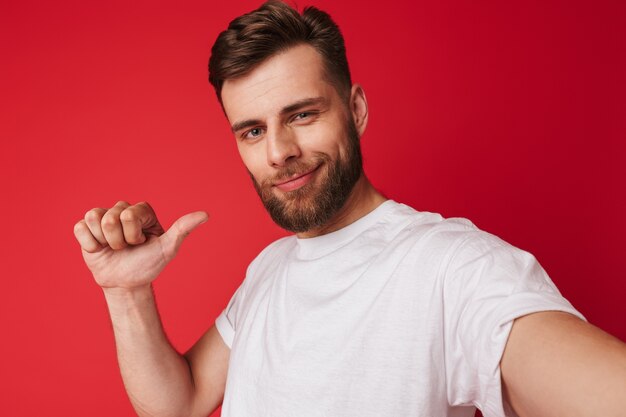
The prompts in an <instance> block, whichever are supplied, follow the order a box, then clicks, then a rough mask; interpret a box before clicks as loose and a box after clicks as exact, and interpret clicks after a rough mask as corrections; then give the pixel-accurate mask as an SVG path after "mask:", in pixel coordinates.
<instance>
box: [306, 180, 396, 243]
mask: <svg viewBox="0 0 626 417" xmlns="http://www.w3.org/2000/svg"><path fill="white" fill-rule="evenodd" d="M385 200H387V198H385V197H384V196H383V195H382V194H380V193H379V192H378V191H376V189H375V188H374V186H373V185H372V184H371V183H370V182H369V180H368V179H367V178H366V177H365V174H364V173H361V176H360V177H359V180H358V181H357V182H356V184H354V188H353V189H352V191H351V192H350V195H349V196H348V199H347V200H346V203H345V204H344V205H343V207H341V209H339V211H338V212H337V213H336V214H335V215H334V216H333V217H332V218H331V219H330V220H329V221H328V222H327V223H326V224H324V225H323V226H321V227H319V228H316V229H311V230H307V231H306V232H302V233H297V234H296V236H298V238H300V239H304V238H311V237H316V236H321V235H325V234H327V233H331V232H334V231H336V230H339V229H341V228H343V227H346V226H347V225H349V224H351V223H354V222H355V221H357V220H359V219H360V218H361V217H363V216H365V215H366V214H368V213H370V212H371V211H372V210H374V209H375V208H376V207H378V206H379V205H381V204H382V203H383V202H384V201H385Z"/></svg>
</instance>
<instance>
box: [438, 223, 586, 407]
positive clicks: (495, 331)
mask: <svg viewBox="0 0 626 417" xmlns="http://www.w3.org/2000/svg"><path fill="white" fill-rule="evenodd" d="M443 292H444V332H445V347H444V349H445V352H444V353H445V367H446V379H447V387H446V388H447V394H448V400H449V402H450V404H451V405H453V406H456V405H459V406H460V405H474V406H476V407H477V408H478V409H480V410H481V411H482V413H483V415H484V416H485V417H503V416H507V417H514V416H515V413H514V412H513V411H512V410H511V409H510V407H509V406H508V404H505V403H504V402H503V396H502V384H501V378H500V359H501V358H502V354H503V352H504V347H505V345H506V342H507V339H508V336H509V332H510V330H511V327H512V324H513V320H515V319H516V318H518V317H521V316H524V315H527V314H530V313H535V312H539V311H564V312H568V313H571V314H574V315H576V316H577V317H579V318H581V319H583V320H584V319H585V318H584V317H583V316H582V315H581V314H580V313H579V312H578V311H577V310H576V309H574V307H573V306H572V305H571V304H570V303H569V302H568V301H567V300H566V299H565V298H563V296H562V295H561V293H560V292H559V290H558V289H557V288H556V286H555V285H554V283H553V282H552V280H551V279H550V278H549V276H548V275H547V274H546V272H545V271H544V269H543V268H542V267H541V265H539V263H538V262H537V260H536V259H535V257H534V256H533V255H531V254H530V253H528V252H525V251H523V250H521V249H518V248H516V247H514V246H512V245H510V244H508V243H506V242H504V241H503V240H501V239H499V238H497V237H496V236H494V235H491V234H489V233H486V232H482V231H472V232H468V233H467V234H465V236H463V238H461V239H460V240H459V241H458V243H457V244H456V245H454V246H453V247H452V248H451V250H450V252H449V258H448V264H447V267H446V268H445V272H444V284H443Z"/></svg>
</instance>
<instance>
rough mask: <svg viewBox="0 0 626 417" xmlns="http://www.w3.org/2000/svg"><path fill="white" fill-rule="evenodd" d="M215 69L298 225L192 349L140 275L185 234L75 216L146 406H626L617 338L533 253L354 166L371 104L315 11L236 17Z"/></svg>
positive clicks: (289, 411) (365, 412) (187, 227)
mask: <svg viewBox="0 0 626 417" xmlns="http://www.w3.org/2000/svg"><path fill="white" fill-rule="evenodd" d="M209 72H210V76H209V78H210V81H211V83H212V85H213V86H214V87H215V90H216V93H217V97H218V100H219V101H220V103H221V104H222V106H223V109H224V113H225V115H226V117H227V119H228V121H229V123H230V125H231V127H232V130H233V133H234V135H235V138H236V141H237V146H238V149H239V152H240V155H241V157H242V160H243V162H244V165H245V166H246V168H247V169H248V171H249V173H250V176H251V178H252V181H253V184H254V186H255V188H256V190H257V192H258V194H259V196H260V197H261V199H262V201H263V203H264V205H265V207H266V208H267V210H268V212H269V213H270V215H271V216H272V218H273V219H274V221H276V222H277V223H278V224H279V225H281V226H282V227H284V228H286V229H288V230H291V231H293V232H294V233H295V236H290V237H287V238H283V239H280V240H278V241H276V242H274V243H272V244H271V245H269V246H268V247H267V248H266V249H265V250H263V251H262V252H261V254H259V256H258V257H257V258H256V259H255V260H254V261H253V262H252V263H251V264H250V266H249V268H248V272H247V275H246V278H245V280H244V282H243V283H242V285H241V286H240V287H239V289H238V290H237V291H236V293H235V294H234V295H233V297H232V299H231V300H230V302H229V304H228V306H227V307H226V309H225V310H224V311H223V313H222V314H221V315H220V316H219V317H218V318H217V320H216V323H215V325H214V326H212V327H211V328H210V329H209V330H208V331H207V333H206V334H205V335H204V336H202V338H200V340H199V341H198V342H197V343H196V344H195V345H194V346H193V347H192V349H190V351H189V352H187V353H185V354H184V355H181V354H179V353H177V352H176V351H175V350H174V349H173V348H172V346H171V345H170V344H169V342H168V341H167V338H166V336H165V334H164V332H163V329H162V326H161V322H160V320H159V317H158V313H157V310H156V307H155V303H154V298H153V294H152V289H151V282H152V281H153V280H154V279H155V278H156V277H157V276H158V274H159V273H160V271H161V270H162V269H163V268H164V267H165V265H166V264H167V263H168V262H169V261H171V260H172V259H173V258H174V257H175V255H176V253H177V251H178V249H179V247H180V245H181V243H182V240H183V239H184V237H185V236H186V235H188V234H189V233H190V232H191V231H192V230H193V229H195V228H196V227H197V226H198V225H199V224H201V223H203V222H205V221H206V220H207V216H206V214H205V213H204V212H196V213H191V214H188V215H186V216H183V217H181V218H180V219H179V220H177V221H176V222H175V223H174V224H173V225H172V227H171V228H170V229H169V230H167V231H164V230H163V228H162V227H161V225H160V224H159V222H158V220H157V218H156V216H155V214H154V212H153V210H152V209H151V208H150V206H149V205H148V204H147V203H138V204H135V205H130V204H129V203H127V202H118V203H117V204H116V205H115V206H114V207H112V208H110V209H92V210H90V211H88V212H87V214H86V215H85V218H84V219H83V220H81V221H79V222H78V223H77V224H76V227H75V235H76V238H77V239H78V241H79V243H80V245H81V247H82V252H83V256H84V259H85V261H86V263H87V265H88V266H89V268H90V270H91V271H92V273H93V275H94V278H95V280H96V282H97V283H98V284H99V285H100V286H101V287H102V288H103V291H104V294H105V298H106V301H107V303H108V307H109V311H110V315H111V319H112V322H113V328H114V333H115V338H116V345H117V353H118V359H119V364H120V369H121V372H122V377H123V379H124V383H125V386H126V389H127V391H128V394H129V397H130V399H131V402H132V403H133V406H134V407H135V409H136V411H137V413H138V414H139V415H141V416H174V415H176V416H204V415H207V414H209V413H210V412H211V411H212V410H214V409H216V408H217V407H218V406H219V405H220V404H221V403H222V401H223V403H224V405H223V408H222V414H223V415H224V416H381V415H390V416H471V415H473V413H474V407H478V408H480V409H481V410H482V411H483V413H484V415H485V416H503V415H507V416H513V415H515V413H516V414H518V415H520V416H556V415H567V416H576V415H592V414H593V415H602V416H618V415H622V416H623V415H624V413H625V411H624V410H626V402H625V401H626V400H625V398H626V395H623V394H624V393H626V348H625V346H624V344H623V343H622V342H620V341H619V340H617V339H615V338H613V337H612V336H610V335H608V334H606V333H604V332H602V331H601V330H599V329H597V328H595V327H593V326H591V325H590V324H588V323H586V322H585V321H584V320H581V318H582V316H581V315H580V313H578V312H577V311H576V310H575V309H574V308H573V307H572V306H571V305H570V304H569V303H568V302H567V301H566V300H565V299H563V297H561V295H560V294H559V292H558V290H557V289H556V288H555V287H554V284H553V283H552V282H551V281H550V279H549V278H548V276H547V275H546V274H545V272H544V271H543V269H542V268H541V267H540V266H539V265H538V263H537V262H536V260H535V259H534V258H533V257H532V255H530V254H528V253H526V252H523V251H521V250H519V249H516V248H513V247H512V246H510V245H508V244H506V243H505V242H503V241H501V240H499V239H498V238H496V237H495V236H493V235H490V234H488V233H485V232H482V231H479V230H478V229H477V228H476V227H474V226H473V225H472V224H471V223H470V222H469V221H466V220H460V219H448V220H446V219H443V218H441V216H439V215H436V214H432V213H425V212H424V213H420V212H417V211H415V210H413V209H411V208H410V207H407V206H405V205H402V204H398V203H396V202H394V201H392V200H387V199H386V198H385V197H384V196H382V195H381V194H380V193H379V192H377V191H376V190H375V189H374V187H373V186H372V185H371V184H370V182H369V181H368V180H367V178H366V177H365V175H364V173H363V170H362V164H361V155H360V148H359V138H360V136H361V135H362V134H363V132H364V131H365V129H366V126H367V118H368V110H367V100H366V97H365V93H364V92H363V89H362V88H361V87H360V86H359V85H358V84H352V82H351V79H350V74H349V70H348V64H347V61H346V58H345V49H344V46H343V39H342V37H341V35H340V33H339V30H338V28H337V27H336V25H335V24H334V23H333V22H332V20H331V19H330V17H329V16H328V15H326V14H325V13H323V12H321V11H319V10H317V9H314V8H308V9H305V10H304V12H303V14H302V15H299V14H298V13H297V12H296V11H294V10H293V9H291V8H290V7H288V6H286V5H284V4H282V3H279V2H269V3H266V4H264V5H263V6H262V7H261V8H259V9H258V10H256V11H254V12H252V13H250V14H248V15H244V16H242V17H240V18H238V19H235V20H234V21H233V22H231V24H230V26H229V29H228V30H226V31H224V32H223V33H222V34H220V36H219V37H218V39H217V41H216V43H215V45H214V47H213V51H212V56H211V60H210V62H209Z"/></svg>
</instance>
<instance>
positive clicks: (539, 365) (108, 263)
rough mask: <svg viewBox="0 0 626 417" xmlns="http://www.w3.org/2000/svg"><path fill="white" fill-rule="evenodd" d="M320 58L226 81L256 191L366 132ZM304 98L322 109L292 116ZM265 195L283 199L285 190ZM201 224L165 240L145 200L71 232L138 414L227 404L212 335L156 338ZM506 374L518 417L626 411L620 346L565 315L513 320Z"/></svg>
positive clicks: (330, 225)
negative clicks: (157, 287) (182, 253)
mask: <svg viewBox="0 0 626 417" xmlns="http://www.w3.org/2000/svg"><path fill="white" fill-rule="evenodd" d="M316 54H317V53H316V52H315V50H313V49H312V48H310V47H307V46H297V47H293V48H291V49H289V50H287V51H286V52H283V53H281V54H279V55H276V56H274V57H271V58H269V59H268V60H266V61H265V62H263V63H261V64H260V65H259V66H258V67H257V68H256V69H254V70H253V71H251V72H250V73H249V74H248V75H246V76H245V77H241V78H239V79H237V80H228V81H227V82H225V84H224V88H223V90H222V98H223V103H224V109H225V112H226V115H227V117H228V119H229V122H230V124H231V126H232V127H233V131H234V133H235V137H236V140H237V146H238V149H239V153H240V155H241V158H242V160H243V162H244V164H245V166H246V168H247V169H248V171H249V172H250V173H251V174H252V175H253V176H254V178H255V179H256V180H258V181H259V182H263V181H264V180H266V179H270V178H273V177H274V176H275V175H276V174H277V172H279V171H280V170H281V169H282V168H283V167H284V166H285V165H286V164H289V163H290V161H293V160H298V159H301V160H303V161H308V160H310V158H312V155H314V154H315V153H324V154H326V155H328V156H329V157H330V159H331V160H335V159H336V158H340V157H343V156H345V154H346V148H347V143H348V142H347V140H348V139H347V135H346V131H345V123H344V122H345V118H346V117H350V118H352V120H353V121H354V124H355V126H356V128H357V130H358V133H359V136H360V135H362V134H363V132H364V131H365V128H366V126H367V100H366V98H365V94H364V92H363V90H362V88H361V87H360V86H359V85H358V84H355V85H353V86H352V90H351V92H350V97H349V100H348V103H347V105H346V104H345V102H344V101H343V100H342V99H341V97H340V96H339V94H338V93H337V91H336V90H335V88H334V87H333V86H332V85H330V84H329V83H328V81H327V80H326V79H327V78H326V77H324V74H323V66H322V64H321V60H320V57H319V55H316ZM310 98H322V100H317V101H316V100H314V103H313V104H310V105H307V106H301V107H297V108H294V103H298V102H302V100H305V101H306V100H307V99H310ZM285 109H293V110H291V111H286V110H285ZM250 121H253V123H252V124H250V123H249V122H250ZM244 122H245V123H244ZM244 124H245V125H246V126H245V128H242V129H238V128H236V127H237V126H243V125H244ZM251 129H252V130H251ZM251 132H252V134H251ZM325 172H326V171H324V168H323V167H321V168H320V169H319V170H318V172H316V174H315V175H312V176H311V177H310V179H309V180H308V181H311V182H312V184H313V185H319V183H320V181H319V178H320V176H321V175H324V174H325ZM272 192H274V193H275V195H276V196H278V197H279V198H280V197H281V196H282V195H283V194H282V193H283V192H284V191H281V189H280V187H278V188H275V189H274V188H273V189H272ZM384 200H385V198H384V197H383V196H382V195H381V194H380V193H378V192H377V191H376V190H375V189H374V187H373V186H372V185H371V184H370V183H369V181H368V180H367V178H366V177H365V175H363V174H362V175H361V177H360V178H359V180H358V181H357V183H356V185H355V187H354V189H353V190H352V192H351V194H350V195H349V197H348V200H347V202H346V203H345V205H344V206H343V207H342V208H341V209H340V210H339V211H338V212H337V213H335V214H334V216H332V217H331V219H330V220H329V221H328V222H327V223H326V224H324V225H323V226H322V227H319V228H317V229H315V230H309V231H306V232H303V233H300V234H298V237H300V238H310V237H314V236H319V235H322V234H326V233H330V232H332V231H335V230H338V229H340V228H342V227H344V226H346V225H348V224H350V223H352V222H354V221H355V220H357V219H359V218H361V217H362V216H364V215H365V214H367V213H369V212H370V211H372V210H373V209H375V208H376V207H377V206H378V205H380V204H381V203H382V202H383V201H384ZM206 220H207V215H206V213H204V212H195V213H190V214H188V215H185V216H183V217H181V218H180V219H178V220H177V221H176V222H175V223H174V224H173V225H172V226H171V227H170V228H169V229H168V230H167V231H164V229H163V228H162V227H161V225H160V224H159V222H158V220H157V218H156V215H155V214H154V211H153V210H152V208H151V207H150V206H149V205H148V204H147V203H138V204H135V205H130V204H129V203H127V202H122V201H121V202H118V203H117V204H116V205H115V206H113V207H111V208H110V209H101V208H95V209H92V210H90V211H88V212H87V214H86V215H85V218H84V219H82V220H81V221H79V222H78V223H77V224H76V226H75V228H74V233H75V235H76V238H77V240H78V242H79V243H80V246H81V248H82V253H83V257H84V259H85V262H86V263H87V266H88V267H89V269H90V270H91V272H92V273H93V275H94V279H95V281H96V283H97V284H98V285H100V286H101V287H102V289H103V291H104V295H105V298H106V301H107V304H108V307H109V311H110V315H111V320H112V322H113V329H114V333H115V339H116V346H117V354H118V359H119V364H120V369H121V373H122V377H123V379H124V384H125V386H126V389H127V392H128V394H129V397H130V399H131V401H132V404H133V406H134V407H135V409H136V411H137V413H138V414H139V415H140V416H206V415H207V414H209V413H210V412H212V411H213V410H215V409H216V408H217V407H218V406H219V405H220V404H221V402H222V400H223V396H224V389H225V384H226V375H227V370H228V360H229V357H230V351H229V349H228V347H227V346H226V344H225V343H224V341H223V340H222V338H221V336H220V335H219V333H218V332H217V331H216V329H215V326H213V327H211V328H210V329H209V330H208V331H207V332H206V333H205V334H204V336H202V337H201V338H200V340H199V341H198V342H197V343H196V344H195V345H194V346H193V347H192V348H191V349H190V350H189V352H187V353H185V354H184V355H183V354H180V353H178V352H176V351H175V350H174V349H173V347H172V346H171V344H170V343H169V342H168V340H167V338H166V336H165V334H164V332H163V329H162V325H161V321H160V319H159V316H158V312H157V309H156V305H155V302H154V297H153V294H152V288H151V283H152V281H153V280H154V279H156V277H157V276H158V275H159V273H160V272H161V271H162V270H163V268H164V267H165V266H166V265H167V263H168V262H170V261H171V260H172V259H173V258H174V257H175V255H176V253H177V252H178V250H179V248H180V245H181V243H182V241H183V240H184V238H185V237H186V236H187V235H188V234H189V233H191V232H192V231H193V230H194V229H195V228H196V227H198V226H199V225H200V224H201V223H203V222H204V221H206ZM501 374H502V381H503V388H504V392H505V398H506V399H507V401H509V403H510V404H511V405H512V407H513V408H514V410H515V411H516V412H517V413H518V414H519V415H520V417H530V416H537V417H542V416H545V417H551V416H565V415H566V416H583V415H601V416H607V417H611V416H615V417H616V416H618V415H619V416H623V415H624V413H623V410H626V395H624V393H625V392H626V346H625V345H624V343H622V342H620V341H619V340H617V339H616V338H614V337H612V336H610V335H608V334H606V333H604V332H602V331H601V330H599V329H597V328H595V327H594V326H592V325H590V324H588V323H585V322H583V321H581V320H579V319H578V318H576V317H574V316H572V315H569V314H566V313H555V312H545V313H536V314H531V315H528V316H524V317H521V318H518V319H517V320H515V322H514V323H513V327H512V330H511V334H510V337H509V340H508V343H507V345H506V348H505V351H504V355H503V358H502V361H501Z"/></svg>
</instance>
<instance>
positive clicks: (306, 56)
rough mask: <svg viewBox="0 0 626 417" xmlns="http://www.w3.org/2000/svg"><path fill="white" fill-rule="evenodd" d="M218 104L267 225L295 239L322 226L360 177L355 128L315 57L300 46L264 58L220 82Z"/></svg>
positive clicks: (317, 55)
mask: <svg viewBox="0 0 626 417" xmlns="http://www.w3.org/2000/svg"><path fill="white" fill-rule="evenodd" d="M222 102H223V104H224V110H225V112H226V115H227V117H228V119H229V122H230V123H231V126H232V128H233V132H234V134H235V137H236V140H237V146H238V149H239V153H240V155H241V158H242V160H243V162H244V164H245V165H246V168H247V169H248V172H249V173H250V176H251V178H252V181H253V183H254V186H255V189H256V190H257V192H258V194H259V196H260V197H261V200H262V201H263V204H264V205H265V208H266V209H267V210H268V212H269V213H270V215H271V216H272V219H274V221H275V222H276V223H277V224H278V225H279V226H281V227H283V228H285V229H287V230H290V231H293V232H296V233H299V232H305V231H308V230H311V229H315V228H318V227H320V226H322V225H324V224H325V223H326V222H328V221H329V220H330V219H331V218H332V217H333V215H335V214H336V213H337V212H338V211H339V209H341V207H342V206H343V205H344V203H345V202H346V200H347V198H348V196H349V194H350V191H351V190H352V188H353V187H354V184H355V183H356V182H357V180H358V179H359V177H360V175H361V172H362V163H361V153H360V147H359V136H360V134H361V133H362V130H361V131H358V130H357V127H356V125H355V123H354V120H353V118H352V114H351V112H350V111H349V107H348V105H347V104H346V102H345V101H344V100H342V98H341V97H340V96H339V94H338V93H337V91H336V89H335V88H334V87H333V86H332V85H331V84H330V83H329V81H328V80H327V78H326V77H325V75H324V67H323V62H322V58H321V57H320V55H319V53H318V52H317V51H316V50H315V49H313V48H312V47H310V46H307V45H300V46H296V47H293V48H290V49H288V50H287V51H285V52H283V53H280V54H278V55H276V56H273V57H271V58H270V59H268V60H267V61H265V62H263V63H262V64H261V65H260V66H259V67H257V68H255V69H254V70H253V71H252V72H251V73H249V74H248V75H246V76H244V77H241V78H238V79H235V80H227V81H226V82H225V83H224V86H223V88H222ZM362 128H364V126H363V127H362Z"/></svg>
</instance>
